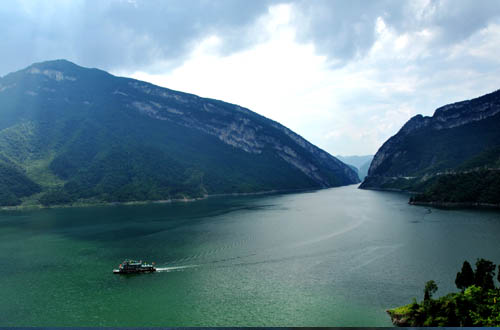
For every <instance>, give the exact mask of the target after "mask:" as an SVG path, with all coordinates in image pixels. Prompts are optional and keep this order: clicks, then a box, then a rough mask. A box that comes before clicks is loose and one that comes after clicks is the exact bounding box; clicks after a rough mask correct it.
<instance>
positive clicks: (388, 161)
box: [360, 91, 500, 204]
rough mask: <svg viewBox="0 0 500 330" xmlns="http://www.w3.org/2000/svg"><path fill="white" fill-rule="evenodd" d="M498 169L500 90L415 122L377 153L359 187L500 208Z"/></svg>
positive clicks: (446, 107) (420, 118)
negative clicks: (495, 205) (406, 192)
mask: <svg viewBox="0 0 500 330" xmlns="http://www.w3.org/2000/svg"><path fill="white" fill-rule="evenodd" d="M499 169H500V91H496V92H493V93H490V94H487V95H484V96H481V97H479V98H476V99H473V100H468V101H463V102H458V103H453V104H450V105H446V106H444V107H441V108H439V109H437V110H436V111H435V113H434V115H433V116H432V117H424V116H422V115H417V116H415V117H413V118H411V119H410V120H409V121H408V122H407V123H406V124H405V125H404V126H403V127H402V128H401V130H400V131H399V132H398V133H397V134H396V135H394V136H393V137H391V138H390V139H389V140H388V141H386V142H385V143H384V144H383V145H382V147H381V148H380V149H379V150H378V152H377V154H376V155H375V157H374V159H373V161H372V163H371V166H370V169H369V171H368V177H367V178H366V179H365V181H364V182H363V183H362V184H361V186H360V188H365V189H396V190H406V191H414V192H420V193H422V194H420V195H417V196H415V198H414V199H413V200H412V201H413V202H418V201H422V202H424V201H425V202H428V203H432V202H436V203H450V204H453V203H465V204H478V203H479V204H481V203H483V204H500V199H499V197H500V191H498V188H497V187H499V185H498V184H497V183H500V181H499V173H500V171H499ZM444 187H446V189H443V188H444Z"/></svg>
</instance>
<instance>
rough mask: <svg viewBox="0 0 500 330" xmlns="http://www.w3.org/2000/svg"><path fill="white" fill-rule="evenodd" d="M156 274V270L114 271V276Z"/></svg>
mask: <svg viewBox="0 0 500 330" xmlns="http://www.w3.org/2000/svg"><path fill="white" fill-rule="evenodd" d="M154 272H156V268H152V269H134V270H128V269H127V270H125V269H113V274H142V273H154Z"/></svg>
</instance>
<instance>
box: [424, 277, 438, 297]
mask: <svg viewBox="0 0 500 330" xmlns="http://www.w3.org/2000/svg"><path fill="white" fill-rule="evenodd" d="M437 290H438V287H437V284H436V282H434V281H433V280H430V281H428V282H427V283H425V289H424V301H426V300H430V299H431V298H432V295H433V294H434V293H436V291H437Z"/></svg>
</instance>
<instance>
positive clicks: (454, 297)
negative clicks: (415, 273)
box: [387, 259, 500, 327]
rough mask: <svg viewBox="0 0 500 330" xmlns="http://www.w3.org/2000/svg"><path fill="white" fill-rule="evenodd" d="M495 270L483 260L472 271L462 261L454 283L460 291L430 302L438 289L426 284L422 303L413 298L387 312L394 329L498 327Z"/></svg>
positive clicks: (499, 306)
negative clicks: (400, 327) (406, 303)
mask: <svg viewBox="0 0 500 330" xmlns="http://www.w3.org/2000/svg"><path fill="white" fill-rule="evenodd" d="M495 269H496V266H495V264H493V263H492V262H491V261H488V260H485V259H478V260H477V261H476V269H475V270H472V267H471V266H470V264H469V262H467V261H465V262H464V263H463V266H462V269H461V271H460V272H458V273H457V276H456V280H455V284H456V286H457V288H458V289H460V290H461V291H460V292H458V293H450V294H447V295H445V296H443V297H440V298H438V299H433V298H432V296H433V294H434V293H435V292H436V291H437V289H438V288H437V285H436V283H435V282H434V281H429V282H427V283H426V285H425V289H424V300H423V301H422V302H420V303H417V301H416V300H415V299H414V300H413V302H412V303H411V304H409V305H406V306H402V307H398V308H394V309H391V310H388V311H387V313H388V314H389V315H390V316H391V319H392V321H393V323H394V324H395V325H398V326H452V327H454V326H488V327H491V326H500V288H497V287H496V286H495V282H494V277H495ZM498 280H499V281H500V266H499V272H498Z"/></svg>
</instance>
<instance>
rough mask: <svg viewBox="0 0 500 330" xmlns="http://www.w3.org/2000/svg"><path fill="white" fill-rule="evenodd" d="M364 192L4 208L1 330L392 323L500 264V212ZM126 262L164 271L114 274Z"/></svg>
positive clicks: (344, 189) (0, 221)
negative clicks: (399, 309)
mask: <svg viewBox="0 0 500 330" xmlns="http://www.w3.org/2000/svg"><path fill="white" fill-rule="evenodd" d="M407 201H408V196H406V195H403V194H397V193H389V192H376V191H365V190H359V189H356V186H349V187H342V188H334V189H328V190H321V191H317V192H310V193H298V194H287V195H269V196H246V197H217V198H210V199H207V200H203V201H198V202H193V203H174V204H149V205H135V206H123V205H122V206H107V207H87V208H70V209H47V210H36V211H8V212H7V211H2V212H0V292H1V297H2V298H1V299H0V326H9V325H20V326H197V325H200V326H390V325H391V323H390V319H389V318H388V316H387V315H386V313H385V310H386V309H388V308H391V307H394V306H398V305H402V304H406V303H409V302H410V301H411V299H412V298H413V297H416V298H417V299H422V296H423V287H424V284H425V282H426V281H428V280H430V279H433V280H435V281H436V282H437V284H438V286H439V291H438V295H439V294H445V293H448V292H450V291H455V290H456V289H455V288H454V284H453V283H454V279H455V275H456V272H457V271H458V270H459V269H460V267H461V264H462V262H463V261H464V260H465V259H468V260H469V261H475V259H476V258H479V257H483V258H487V259H490V260H492V261H494V262H495V263H500V249H499V246H498V237H500V213H498V212H487V211H466V210H460V211H459V210H453V211H449V210H448V211H447V210H438V209H429V208H426V207H417V206H410V205H408V204H407ZM125 258H137V259H143V260H145V261H149V262H152V261H155V262H156V263H157V265H158V267H159V268H160V270H161V271H160V272H157V273H154V274H141V275H128V276H121V275H114V274H112V272H111V271H112V269H113V268H116V266H117V265H118V264H119V263H120V262H121V261H122V260H123V259H125Z"/></svg>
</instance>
